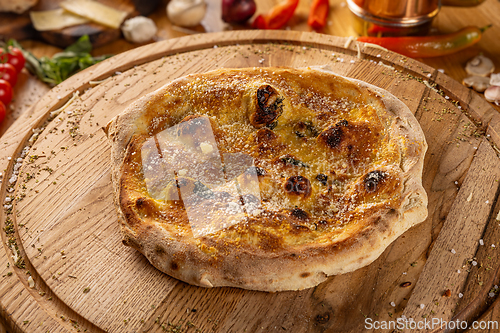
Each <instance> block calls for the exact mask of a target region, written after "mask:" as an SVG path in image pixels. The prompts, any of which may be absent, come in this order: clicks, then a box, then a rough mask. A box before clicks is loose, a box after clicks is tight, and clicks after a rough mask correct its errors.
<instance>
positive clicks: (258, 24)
mask: <svg viewBox="0 0 500 333" xmlns="http://www.w3.org/2000/svg"><path fill="white" fill-rule="evenodd" d="M298 4H299V0H286V1H284V2H281V3H279V4H277V5H276V6H274V7H273V8H271V10H270V11H269V12H268V13H266V14H261V15H259V16H257V17H256V18H255V20H254V21H253V23H252V28H257V29H280V28H282V27H284V26H285V25H286V24H287V22H288V21H290V19H291V18H292V16H293V13H295V9H297V5H298Z"/></svg>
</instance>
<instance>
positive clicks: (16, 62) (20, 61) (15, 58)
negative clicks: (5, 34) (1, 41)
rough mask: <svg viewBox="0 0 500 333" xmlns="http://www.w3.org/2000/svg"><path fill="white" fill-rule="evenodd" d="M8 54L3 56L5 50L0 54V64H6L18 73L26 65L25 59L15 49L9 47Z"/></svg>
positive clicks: (19, 51)
mask: <svg viewBox="0 0 500 333" xmlns="http://www.w3.org/2000/svg"><path fill="white" fill-rule="evenodd" d="M8 51H9V52H8V53H7V54H5V50H2V52H0V62H3V63H5V62H8V63H9V64H11V65H12V66H14V68H15V69H16V72H17V73H19V72H20V71H21V70H22V69H23V68H24V64H25V63H26V59H24V56H23V53H22V52H21V50H19V49H18V48H17V47H12V46H9V49H8Z"/></svg>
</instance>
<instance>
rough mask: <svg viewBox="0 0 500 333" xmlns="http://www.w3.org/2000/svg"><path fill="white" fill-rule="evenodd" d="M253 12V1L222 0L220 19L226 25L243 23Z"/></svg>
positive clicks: (254, 7) (254, 6)
mask: <svg viewBox="0 0 500 333" xmlns="http://www.w3.org/2000/svg"><path fill="white" fill-rule="evenodd" d="M255 10H256V5H255V1H254V0H222V19H223V20H224V21H225V22H227V23H243V22H245V21H246V20H248V19H249V18H250V17H252V15H253V14H255Z"/></svg>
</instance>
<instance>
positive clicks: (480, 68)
mask: <svg viewBox="0 0 500 333" xmlns="http://www.w3.org/2000/svg"><path fill="white" fill-rule="evenodd" d="M494 70H495V65H494V64H493V61H491V59H489V58H487V57H485V56H483V55H478V56H477V57H474V58H472V59H471V60H469V62H467V65H465V71H466V72H467V73H468V74H469V75H478V76H488V75H490V74H491V73H493V71H494Z"/></svg>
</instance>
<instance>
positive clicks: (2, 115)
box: [0, 102, 7, 124]
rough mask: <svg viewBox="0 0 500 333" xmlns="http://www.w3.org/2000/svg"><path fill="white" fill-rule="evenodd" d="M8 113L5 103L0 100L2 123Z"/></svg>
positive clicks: (0, 121) (0, 120) (0, 118)
mask: <svg viewBox="0 0 500 333" xmlns="http://www.w3.org/2000/svg"><path fill="white" fill-rule="evenodd" d="M6 113H7V110H5V105H3V103H2V102H0V124H1V123H2V121H3V120H4V119H5V114H6Z"/></svg>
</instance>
